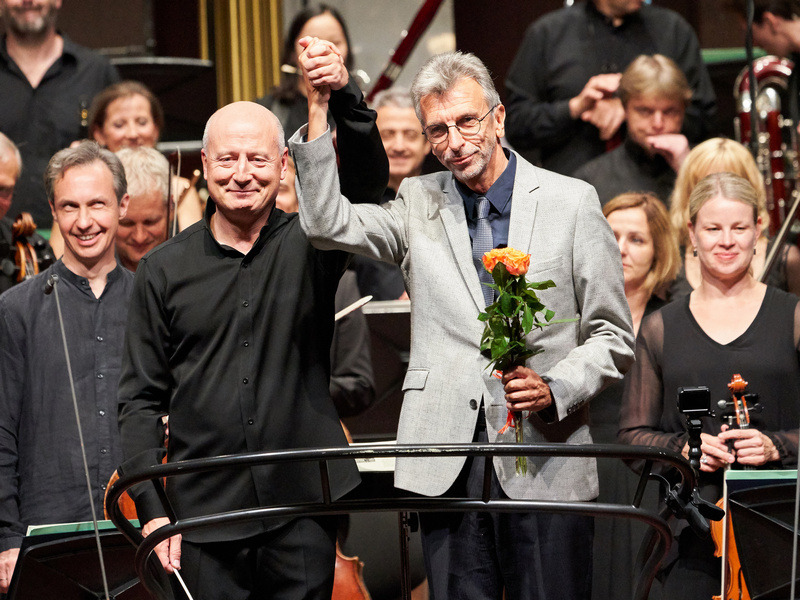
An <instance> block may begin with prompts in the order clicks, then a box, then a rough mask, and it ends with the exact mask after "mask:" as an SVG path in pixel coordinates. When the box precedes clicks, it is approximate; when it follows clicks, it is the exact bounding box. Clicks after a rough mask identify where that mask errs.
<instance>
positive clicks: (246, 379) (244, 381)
mask: <svg viewBox="0 0 800 600" xmlns="http://www.w3.org/2000/svg"><path fill="white" fill-rule="evenodd" d="M249 382H250V380H249V379H248V378H247V377H245V378H244V379H242V383H243V384H245V385H247V384H248V383H249Z"/></svg>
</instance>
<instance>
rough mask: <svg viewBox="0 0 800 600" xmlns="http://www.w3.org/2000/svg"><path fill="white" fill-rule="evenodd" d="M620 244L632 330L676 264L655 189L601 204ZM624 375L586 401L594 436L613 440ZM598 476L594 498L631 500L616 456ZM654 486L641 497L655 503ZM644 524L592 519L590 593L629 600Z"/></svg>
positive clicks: (631, 479)
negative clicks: (597, 493)
mask: <svg viewBox="0 0 800 600" xmlns="http://www.w3.org/2000/svg"><path fill="white" fill-rule="evenodd" d="M603 215H605V217H606V219H607V220H608V223H609V225H611V229H612V231H613V232H614V237H615V238H616V239H617V243H618V244H619V251H620V255H621V258H622V272H623V276H624V278H625V298H626V299H627V300H628V306H629V307H630V309H631V316H632V318H633V330H634V332H638V331H639V325H640V324H641V322H642V319H643V318H644V317H645V316H646V315H649V314H650V313H652V312H654V311H655V310H657V309H658V308H660V307H661V306H663V305H664V301H663V300H662V299H661V298H659V297H658V295H657V294H663V293H664V290H665V289H666V288H668V287H669V285H670V284H671V283H672V280H673V279H674V278H675V274H676V273H677V271H678V267H679V265H680V257H679V254H678V243H677V241H676V239H675V235H674V233H673V231H672V226H671V225H670V222H669V216H668V215H667V210H666V208H665V207H664V203H663V202H661V200H659V199H658V197H656V196H655V195H653V194H648V193H634V192H632V193H627V194H620V195H619V196H616V197H614V198H612V199H611V200H609V201H608V202H607V203H606V204H605V206H603ZM624 389H625V383H624V381H619V382H617V383H615V384H613V385H611V386H610V387H608V388H606V389H605V390H603V392H601V393H600V394H598V395H597V396H596V397H595V398H594V399H593V400H592V401H591V402H590V403H589V416H590V425H589V427H590V431H591V433H592V440H593V441H595V442H597V443H601V444H614V443H616V441H617V430H618V429H619V411H620V405H621V403H622V393H623V391H624ZM597 474H598V478H599V480H600V495H599V496H598V498H597V500H598V502H611V503H625V504H630V502H631V501H632V500H633V495H634V491H635V490H636V485H637V483H638V477H636V476H635V475H634V474H633V473H632V472H631V471H630V469H629V468H628V467H627V466H626V465H625V463H623V462H622V461H620V460H617V459H613V460H612V459H605V460H598V462H597ZM656 503H657V498H656V492H655V489H652V490H650V494H648V495H647V496H646V497H645V499H644V504H643V505H644V506H647V507H651V508H654V507H655V506H656ZM646 529H647V528H646V527H645V526H643V525H639V524H637V523H634V522H632V521H629V520H626V519H598V520H596V522H595V536H594V567H593V570H592V573H593V577H594V579H593V582H592V596H593V597H594V598H604V599H606V600H627V599H629V598H630V597H631V596H632V595H633V582H634V576H635V573H634V572H633V565H634V561H635V558H636V553H637V551H638V548H639V545H640V543H641V540H642V538H643V536H644V534H645V532H646Z"/></svg>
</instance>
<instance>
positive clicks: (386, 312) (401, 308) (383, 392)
mask: <svg viewBox="0 0 800 600" xmlns="http://www.w3.org/2000/svg"><path fill="white" fill-rule="evenodd" d="M410 306H411V304H410V302H409V301H408V300H384V301H378V302H370V303H369V304H367V305H365V306H364V307H363V308H362V309H361V310H362V311H363V312H364V314H365V315H366V317H367V325H368V326H369V335H370V344H371V346H370V350H371V354H372V371H373V374H374V378H375V402H374V403H373V404H372V406H370V407H369V409H367V410H366V411H365V412H363V413H362V414H360V415H357V416H355V417H349V418H347V419H344V423H345V425H347V428H348V429H349V430H350V433H351V434H352V435H353V439H354V440H361V441H363V440H365V439H370V440H375V439H395V438H396V437H397V423H398V420H399V418H400V407H401V406H402V404H403V390H402V387H403V379H404V378H405V375H406V369H407V368H408V354H409V350H410V348H411V317H410V310H411V308H410Z"/></svg>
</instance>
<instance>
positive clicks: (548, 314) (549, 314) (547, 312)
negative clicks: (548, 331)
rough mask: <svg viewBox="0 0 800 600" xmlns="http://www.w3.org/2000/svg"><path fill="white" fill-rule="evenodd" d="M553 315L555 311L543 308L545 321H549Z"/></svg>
mask: <svg viewBox="0 0 800 600" xmlns="http://www.w3.org/2000/svg"><path fill="white" fill-rule="evenodd" d="M542 308H544V307H542ZM554 316H556V313H554V312H553V311H552V310H550V309H549V308H547V309H545V311H544V320H545V321H547V322H550V320H551V319H552V318H553V317H554Z"/></svg>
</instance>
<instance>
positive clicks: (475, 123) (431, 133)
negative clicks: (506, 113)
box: [422, 104, 500, 144]
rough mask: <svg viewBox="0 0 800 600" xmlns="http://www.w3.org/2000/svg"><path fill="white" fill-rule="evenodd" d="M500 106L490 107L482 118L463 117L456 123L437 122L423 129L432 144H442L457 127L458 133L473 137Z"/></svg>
mask: <svg viewBox="0 0 800 600" xmlns="http://www.w3.org/2000/svg"><path fill="white" fill-rule="evenodd" d="M498 106H500V105H499V104H495V105H494V106H493V107H492V108H490V109H489V110H488V111H487V112H486V114H485V115H483V116H482V117H481V118H480V119H479V118H478V117H472V116H470V117H461V118H460V119H459V120H458V121H456V123H455V124H454V125H445V124H444V123H436V124H435V125H429V126H428V127H426V128H425V129H423V130H422V133H423V134H424V135H425V137H426V138H427V140H428V141H429V142H430V143H431V144H440V143H442V142H443V141H445V140H446V139H447V136H448V135H450V128H451V127H455V128H456V129H457V130H458V133H460V134H461V136H462V137H472V136H475V135H478V133H480V130H481V123H483V120H484V119H485V118H486V117H488V116H489V115H490V114H491V113H492V111H493V110H494V109H495V108H497V107H498Z"/></svg>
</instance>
